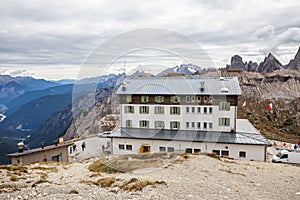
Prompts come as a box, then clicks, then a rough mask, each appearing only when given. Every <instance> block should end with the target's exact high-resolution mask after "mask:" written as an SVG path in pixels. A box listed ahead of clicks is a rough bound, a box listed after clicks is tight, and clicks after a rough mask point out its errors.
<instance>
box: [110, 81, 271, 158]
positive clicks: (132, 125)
mask: <svg viewBox="0 0 300 200" xmlns="http://www.w3.org/2000/svg"><path fill="white" fill-rule="evenodd" d="M116 94H117V95H118V97H119V101H120V117H121V120H120V121H121V122H120V129H118V130H117V131H115V132H113V133H112V134H111V135H110V136H109V137H110V138H111V144H112V154H116V155H121V154H132V153H154V152H187V153H198V152H214V153H216V154H217V155H221V156H229V157H233V158H238V159H245V160H261V161H266V155H267V151H266V148H267V146H270V145H271V144H270V143H269V141H268V140H267V139H266V138H265V137H264V136H263V135H261V134H260V133H259V131H258V130H257V129H255V127H254V126H253V125H252V124H251V123H250V122H249V121H248V120H246V119H237V106H238V97H239V96H240V95H241V88H240V86H239V82H238V79H237V77H206V78H203V77H147V78H141V77H139V78H128V79H126V80H125V81H124V82H123V83H122V84H121V85H120V87H119V88H118V89H117V91H116Z"/></svg>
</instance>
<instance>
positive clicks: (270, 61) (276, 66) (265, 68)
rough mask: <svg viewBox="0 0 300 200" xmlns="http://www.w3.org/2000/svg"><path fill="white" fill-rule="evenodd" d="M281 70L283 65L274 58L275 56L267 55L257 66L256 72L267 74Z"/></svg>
mask: <svg viewBox="0 0 300 200" xmlns="http://www.w3.org/2000/svg"><path fill="white" fill-rule="evenodd" d="M281 69H283V65H282V64H281V63H280V62H279V61H278V60H277V59H276V58H275V56H273V54H271V53H269V55H268V56H267V57H265V59H264V61H263V62H261V63H260V64H259V66H258V68H257V70H256V71H257V72H267V73H269V72H273V71H275V70H281Z"/></svg>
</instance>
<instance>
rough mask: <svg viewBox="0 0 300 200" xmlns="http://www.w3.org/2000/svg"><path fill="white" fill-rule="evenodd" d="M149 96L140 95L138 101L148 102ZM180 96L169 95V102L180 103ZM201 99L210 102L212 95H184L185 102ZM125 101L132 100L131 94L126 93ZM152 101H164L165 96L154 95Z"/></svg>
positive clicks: (198, 101)
mask: <svg viewBox="0 0 300 200" xmlns="http://www.w3.org/2000/svg"><path fill="white" fill-rule="evenodd" d="M149 99H150V98H149V96H145V95H144V96H140V101H141V102H142V103H148V102H149ZM181 99H182V98H181V97H180V96H171V97H170V102H171V103H180V101H181ZM201 99H202V100H203V102H204V103H212V100H213V98H212V96H203V97H201V96H186V97H185V102H186V103H196V102H197V103H200V102H201ZM126 101H127V102H128V103H131V102H132V96H131V95H127V96H126ZM154 102H155V103H164V102H165V97H164V96H155V97H154Z"/></svg>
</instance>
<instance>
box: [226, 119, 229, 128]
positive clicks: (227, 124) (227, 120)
mask: <svg viewBox="0 0 300 200" xmlns="http://www.w3.org/2000/svg"><path fill="white" fill-rule="evenodd" d="M227 122H228V124H226V125H227V126H230V118H227Z"/></svg>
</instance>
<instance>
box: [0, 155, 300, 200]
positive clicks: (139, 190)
mask: <svg viewBox="0 0 300 200" xmlns="http://www.w3.org/2000/svg"><path fill="white" fill-rule="evenodd" d="M99 159H100V161H101V162H102V161H103V163H105V162H106V163H109V162H110V163H114V164H112V165H109V166H108V168H103V166H102V167H99V165H95V164H94V165H92V166H93V167H91V164H93V163H94V162H95V161H97V160H99ZM150 160H151V161H150V162H148V161H145V159H144V157H140V158H138V157H136V156H125V157H124V156H121V157H111V156H107V157H103V156H102V157H98V158H90V159H88V160H84V161H81V162H74V163H72V164H71V163H39V164H32V165H28V166H24V167H11V166H10V167H8V166H1V167H0V180H1V183H0V199H8V200H9V199H51V200H52V199H65V200H66V199H218V200H219V199H300V187H299V184H300V176H299V174H300V166H293V165H287V164H275V163H271V162H256V161H241V160H232V159H229V158H218V157H214V156H212V155H184V156H179V155H172V156H170V155H162V156H158V157H155V158H152V159H150ZM100 161H97V162H96V163H98V164H99V163H101V162H100ZM104 161H105V162H104ZM112 161H113V162H112ZM116 161H117V162H116ZM119 161H122V166H123V168H122V169H123V171H126V169H127V171H129V172H126V173H121V172H117V171H113V170H112V169H116V170H118V169H119V168H118V167H121V165H119V164H117V163H120V162H119ZM145 163H147V164H145ZM151 163H154V164H153V165H151ZM124 167H125V168H124ZM143 167H146V168H143ZM136 168H139V169H136ZM132 169H136V170H133V171H131V170H132ZM97 170H99V172H96V171H97Z"/></svg>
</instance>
